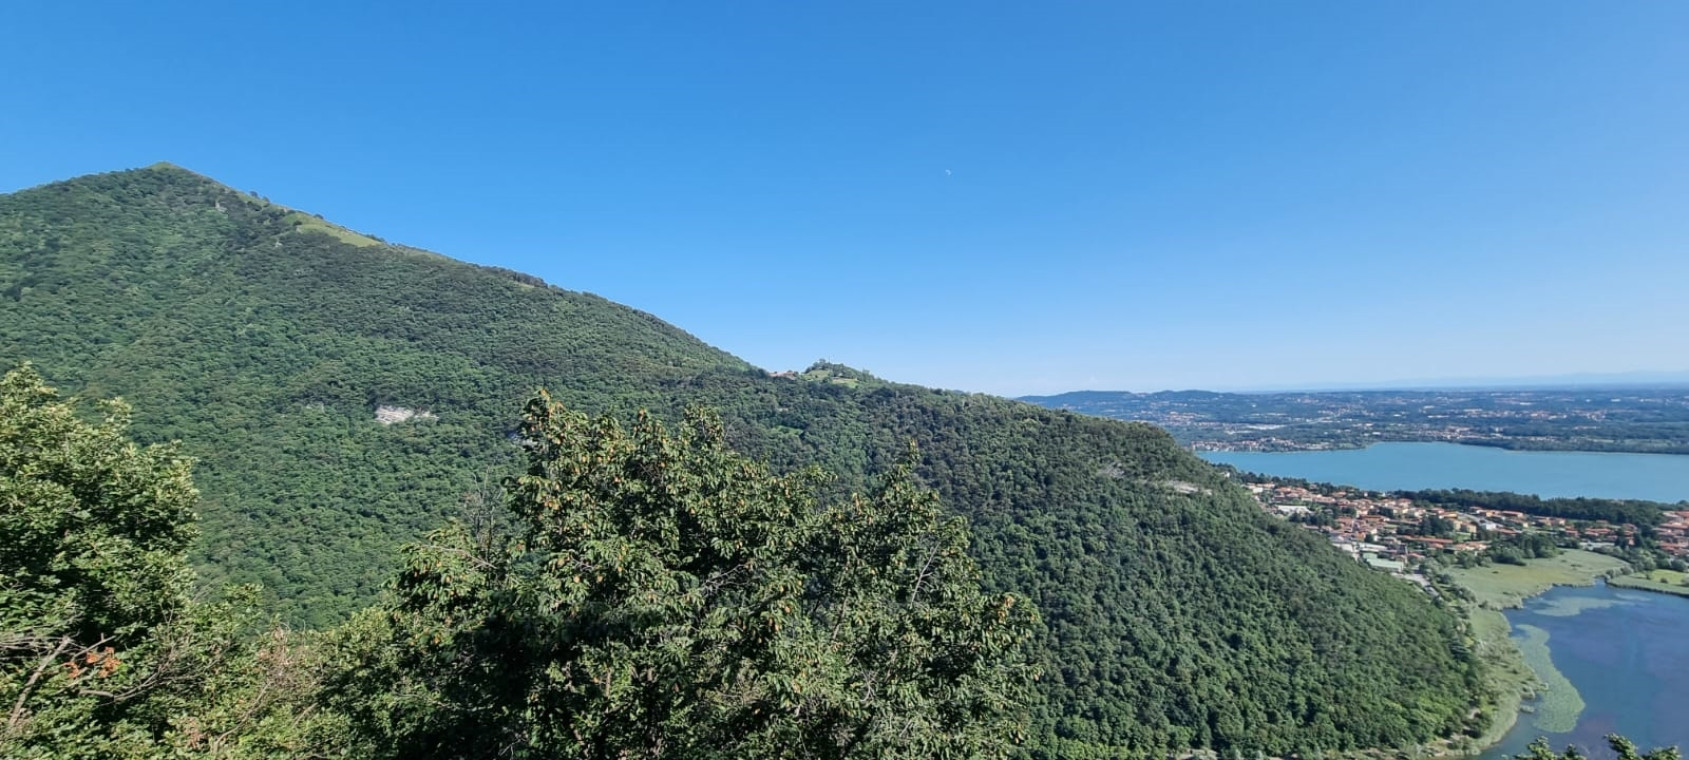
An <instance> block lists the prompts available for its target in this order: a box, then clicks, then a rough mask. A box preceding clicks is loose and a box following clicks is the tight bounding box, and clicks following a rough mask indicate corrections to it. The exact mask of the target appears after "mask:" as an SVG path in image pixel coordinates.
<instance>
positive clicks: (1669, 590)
mask: <svg viewBox="0 0 1689 760" xmlns="http://www.w3.org/2000/svg"><path fill="white" fill-rule="evenodd" d="M1685 577H1686V574H1685V573H1680V572H1678V571H1676V570H1650V571H1648V572H1646V573H1636V574H1635V575H1626V576H1623V577H1619V578H1614V579H1613V580H1612V581H1611V583H1612V584H1613V585H1615V586H1622V587H1624V588H1633V589H1637V590H1640V591H1658V592H1660V593H1662V594H1676V595H1678V596H1689V586H1685V585H1683V582H1684V578H1685Z"/></svg>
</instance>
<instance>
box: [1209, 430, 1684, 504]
mask: <svg viewBox="0 0 1689 760" xmlns="http://www.w3.org/2000/svg"><path fill="white" fill-rule="evenodd" d="M1202 457H1203V458H1205V459H1207V460H1208V461H1210V462H1219V463H1223V464H1229V465H1232V466H1233V467H1236V468H1238V469H1240V470H1246V471H1249V472H1258V473H1262V474H1266V475H1279V476H1284V477H1293V478H1302V479H1304V480H1313V481H1318V482H1321V483H1337V484H1342V485H1351V486H1359V487H1361V488H1367V489H1371V490H1376V491H1393V490H1417V489H1424V488H1470V489H1473V490H1477V491H1514V492H1518V493H1531V494H1536V495H1538V496H1544V497H1557V496H1590V497H1602V498H1609V499H1649V500H1653V501H1665V502H1677V501H1681V500H1684V499H1689V456H1683V455H1672V454H1607V453H1593V452H1587V451H1508V450H1506V449H1497V448H1491V447H1487V446H1462V445H1459V444H1454V443H1378V444H1373V445H1372V446H1369V447H1367V448H1364V449H1351V450H1342V451H1290V452H1279V453H1263V452H1256V451H1209V452H1203V453H1202Z"/></svg>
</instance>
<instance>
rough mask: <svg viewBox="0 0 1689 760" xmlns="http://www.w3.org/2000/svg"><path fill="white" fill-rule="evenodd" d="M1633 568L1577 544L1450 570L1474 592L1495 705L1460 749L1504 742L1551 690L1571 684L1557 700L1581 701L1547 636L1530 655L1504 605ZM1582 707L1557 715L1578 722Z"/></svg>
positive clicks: (1476, 636)
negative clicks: (1516, 561) (1550, 653)
mask: <svg viewBox="0 0 1689 760" xmlns="http://www.w3.org/2000/svg"><path fill="white" fill-rule="evenodd" d="M1629 570H1630V565H1629V564H1627V563H1625V562H1624V561H1623V560H1620V559H1618V558H1616V557H1609V556H1607V555H1604V554H1596V553H1594V552H1588V551H1583V550H1578V549H1568V550H1566V551H1564V552H1562V553H1561V554H1559V555H1557V556H1555V557H1549V558H1543V559H1531V560H1526V561H1525V564H1523V565H1504V564H1493V565H1487V566H1479V567H1470V568H1453V569H1450V570H1449V573H1450V575H1452V576H1454V580H1455V583H1457V584H1459V585H1460V586H1461V587H1463V588H1465V589H1466V590H1468V591H1470V592H1472V596H1473V602H1472V603H1470V604H1469V605H1467V607H1466V614H1467V620H1468V625H1469V626H1470V630H1471V632H1472V637H1473V640H1474V647H1475V650H1476V652H1477V653H1478V655H1479V657H1481V658H1482V659H1483V660H1484V663H1485V665H1487V666H1488V667H1487V668H1486V673H1487V676H1486V683H1485V686H1486V688H1487V689H1488V690H1489V692H1490V693H1491V694H1492V695H1494V699H1495V700H1496V701H1495V703H1494V705H1493V706H1492V707H1491V709H1493V710H1494V714H1493V719H1492V720H1491V722H1490V726H1489V728H1488V729H1487V730H1486V731H1485V732H1484V733H1483V735H1482V736H1480V737H1478V738H1477V739H1476V740H1475V741H1474V742H1472V744H1471V745H1469V746H1470V747H1472V748H1471V749H1469V750H1467V751H1465V752H1461V753H1458V754H1461V755H1464V756H1468V757H1472V756H1477V755H1479V754H1482V753H1483V752H1485V751H1487V750H1489V749H1490V748H1492V747H1494V746H1496V745H1497V744H1500V743H1501V741H1502V740H1503V739H1506V738H1507V735H1508V734H1509V733H1510V732H1512V730H1513V728H1514V726H1516V725H1517V724H1518V722H1519V718H1520V717H1521V716H1522V715H1524V714H1525V713H1526V712H1532V713H1534V712H1535V710H1534V709H1533V708H1532V707H1531V705H1530V703H1535V702H1540V701H1544V700H1546V699H1547V697H1546V695H1547V694H1548V693H1549V692H1550V691H1552V690H1558V691H1565V690H1568V689H1569V690H1571V693H1570V694H1565V695H1559V696H1557V697H1556V699H1555V704H1556V705H1561V706H1570V705H1574V704H1575V705H1581V704H1582V697H1581V696H1579V695H1578V694H1577V693H1576V687H1574V686H1573V685H1572V683H1571V681H1570V680H1568V679H1567V678H1566V677H1565V675H1564V674H1562V673H1560V672H1559V670H1558V669H1557V668H1555V667H1554V662H1553V660H1552V659H1550V658H1549V657H1547V656H1546V654H1547V642H1546V639H1544V638H1538V639H1530V642H1529V643H1530V644H1531V645H1533V646H1534V647H1536V648H1538V649H1540V650H1541V651H1539V652H1537V653H1536V654H1537V655H1538V656H1536V657H1527V655H1526V652H1525V649H1524V648H1523V647H1521V646H1520V642H1519V641H1518V640H1517V639H1515V638H1514V636H1513V633H1514V631H1513V626H1512V624H1510V623H1509V622H1508V620H1507V616H1506V615H1505V614H1504V612H1503V611H1504V610H1508V609H1518V608H1521V607H1524V606H1525V602H1526V601H1527V600H1529V599H1531V598H1533V597H1536V596H1538V595H1541V594H1543V593H1546V592H1548V591H1549V590H1550V589H1553V588H1555V587H1557V586H1574V587H1580V586H1581V587H1587V586H1594V585H1596V583H1597V582H1598V581H1601V580H1607V581H1609V582H1611V581H1612V580H1613V579H1615V578H1623V577H1627V576H1626V575H1625V574H1626V573H1628V572H1629ZM1528 634H1529V632H1527V635H1528ZM1578 712H1581V707H1580V708H1577V709H1575V710H1572V711H1571V712H1570V714H1569V716H1570V717H1567V715H1565V714H1563V713H1566V710H1558V711H1557V720H1572V721H1574V723H1575V720H1576V716H1577V714H1578Z"/></svg>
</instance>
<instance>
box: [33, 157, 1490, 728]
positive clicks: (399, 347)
mask: <svg viewBox="0 0 1689 760" xmlns="http://www.w3.org/2000/svg"><path fill="white" fill-rule="evenodd" d="M581 255H590V252H583V253H582V254H581ZM25 359H27V360H32V361H34V362H35V363H36V364H37V366H38V367H39V369H40V370H41V371H42V372H43V373H44V374H45V375H46V376H47V377H48V378H49V379H50V380H51V381H53V382H54V383H55V384H57V385H59V386H60V387H64V388H67V389H76V390H78V391H80V392H82V393H86V394H91V395H98V396H106V395H121V396H123V397H125V398H126V399H127V400H128V401H130V402H131V403H132V404H133V405H134V407H135V409H136V417H135V424H134V431H135V433H136V434H137V435H138V436H141V437H143V438H144V439H146V440H153V441H161V440H168V439H179V440H181V441H182V444H183V448H184V450H185V451H186V452H187V453H189V454H192V455H193V456H195V457H197V458H198V460H199V465H198V467H197V469H196V475H195V477H196V480H197V481H198V483H199V485H200V488H201V490H202V491H203V492H204V494H205V500H204V503H203V504H202V507H201V510H202V512H203V514H204V526H203V533H204V537H203V539H202V540H201V541H200V543H199V546H198V548H197V551H196V562H197V564H198V565H199V566H200V567H201V569H202V577H203V578H205V579H206V580H207V581H208V582H210V583H222V582H227V581H242V582H244V581H257V582H261V583H262V584H264V586H265V587H266V589H267V593H269V594H271V595H273V600H274V603H275V605H276V609H278V610H281V611H282V612H283V613H284V614H285V615H286V616H287V617H288V618H289V619H291V620H293V621H295V622H297V623H306V624H326V623H330V622H333V621H337V620H340V619H343V618H344V617H345V616H346V615H347V614H349V613H351V612H352V611H354V610H356V609H357V608H359V607H361V606H363V605H365V604H367V603H369V602H370V601H371V600H372V599H373V598H374V597H375V596H376V594H377V592H378V589H379V588H380V586H381V584H382V583H383V581H384V579H386V578H388V577H390V575H391V573H392V571H393V570H394V569H395V568H396V567H397V566H398V558H397V554H396V551H397V548H398V546H399V545H400V544H402V543H403V542H405V541H408V540H413V539H415V538H417V537H418V536H420V535H422V534H423V533H424V532H425V531H427V530H429V529H431V528H434V527H436V526H438V525H439V524H441V523H442V522H443V521H444V520H445V519H446V518H448V517H451V516H454V515H461V514H466V513H467V514H474V513H478V512H481V511H484V510H485V509H486V506H485V504H486V501H487V500H489V499H495V498H498V496H497V493H498V489H496V488H494V487H491V484H492V483H493V482H495V481H496V480H497V479H498V478H500V477H502V476H504V475H508V474H511V473H512V472H514V467H515V462H516V460H517V458H518V454H519V453H520V452H519V450H518V449H517V448H516V447H515V446H514V445H512V443H511V441H510V435H511V433H512V432H513V431H514V430H515V426H516V420H517V418H518V415H519V412H520V409H521V405H522V403H523V402H524V400H525V399H527V398H528V397H529V396H530V395H531V394H532V392H533V390H534V389H535V388H537V387H541V386H544V387H547V388H549V389H550V390H551V391H552V393H553V394H554V395H555V396H556V397H557V398H558V399H560V400H561V401H563V402H565V403H567V404H568V405H569V406H571V407H574V408H577V409H581V410H584V411H588V412H612V413H616V414H623V415H631V413H632V411H633V410H635V409H637V408H650V409H652V410H654V411H656V412H657V413H658V414H659V415H662V416H664V417H667V418H669V419H678V418H679V417H680V410H681V408H682V407H685V406H687V405H692V404H699V405H704V406H708V407H712V408H715V409H717V410H719V412H720V414H721V415H722V417H723V419H724V422H725V425H726V433H727V441H728V442H729V443H730V444H731V445H732V446H734V447H735V448H737V449H739V450H741V451H743V452H746V453H748V454H751V455H752V456H754V457H759V458H762V459H765V460H767V461H768V462H770V463H771V464H772V465H773V466H774V468H775V469H776V470H779V471H790V470H792V469H795V468H797V467H800V466H803V465H809V464H819V465H823V466H825V467H826V468H828V469H829V470H831V471H833V472H836V473H838V474H839V475H840V477H839V479H838V481H837V482H836V483H835V484H834V485H833V486H832V488H834V489H836V490H837V491H838V492H840V493H843V492H845V491H850V490H862V489H863V488H864V487H865V486H866V485H867V484H868V483H869V481H870V479H871V478H872V477H873V476H875V475H877V474H881V473H884V472H886V471H888V470H889V469H890V468H891V467H892V466H893V464H894V463H895V462H896V461H897V460H898V458H899V456H900V455H901V454H902V453H903V452H904V451H905V450H906V447H907V444H908V442H909V441H910V440H914V441H915V442H916V443H917V445H918V447H919V450H920V452H921V456H922V459H921V462H920V467H919V468H918V475H919V477H921V478H922V479H924V481H925V482H926V483H928V484H930V485H931V486H932V487H934V488H935V489H937V490H938V492H939V493H940V494H941V496H942V498H943V500H944V503H945V504H946V505H948V507H949V508H952V509H954V510H956V511H958V512H959V513H961V514H963V515H965V516H966V517H968V518H969V520H970V521H971V523H972V526H973V535H974V542H973V553H974V555H975V556H976V558H977V559H978V560H979V562H980V565H981V569H982V570H983V571H984V572H985V574H986V578H987V583H988V584H989V585H991V586H992V587H993V588H994V589H996V590H1013V591H1017V592H1020V593H1024V594H1026V595H1027V596H1028V597H1030V598H1031V600H1032V601H1033V602H1034V603H1035V604H1036V605H1037V606H1038V608H1039V609H1040V612H1041V616H1042V619H1043V626H1044V629H1043V632H1042V633H1041V636H1042V659H1043V660H1044V671H1045V676H1044V679H1043V681H1042V686H1043V694H1044V696H1045V699H1044V700H1043V702H1042V704H1040V705H1038V706H1037V707H1036V708H1035V709H1036V716H1035V717H1036V719H1037V721H1036V724H1035V726H1034V735H1033V738H1032V747H1033V749H1034V751H1035V753H1040V754H1042V753H1048V754H1057V755H1063V756H1085V755H1088V754H1095V755H1097V756H1106V755H1118V754H1119V753H1120V752H1121V751H1153V750H1162V749H1169V748H1178V747H1186V746H1209V747H1216V748H1220V749H1226V750H1230V749H1234V748H1235V749H1239V750H1243V751H1250V750H1255V749H1260V750H1264V751H1267V752H1287V751H1294V750H1310V749H1316V748H1318V749H1326V750H1332V749H1342V748H1350V747H1357V746H1378V745H1401V744H1411V743H1416V742H1420V741H1424V740H1426V739H1429V738H1431V737H1433V736H1436V735H1442V734H1448V733H1450V732H1455V731H1459V730H1462V729H1464V728H1465V727H1466V721H1468V720H1469V718H1468V710H1469V709H1470V707H1471V704H1470V702H1471V700H1472V698H1473V693H1472V692H1473V689H1474V688H1475V684H1476V683H1477V679H1476V677H1475V674H1474V673H1473V668H1474V667H1476V666H1475V665H1474V664H1473V662H1472V660H1471V659H1470V657H1469V655H1468V654H1467V649H1466V647H1465V641H1464V637H1463V634H1462V633H1461V632H1460V631H1459V630H1458V623H1457V621H1456V620H1455V618H1454V617H1452V616H1451V615H1449V614H1448V613H1446V612H1444V611H1442V610H1440V609H1438V608H1436V607H1435V606H1433V605H1432V603H1431V602H1430V601H1429V600H1427V599H1426V598H1425V597H1424V595H1423V594H1421V593H1420V592H1419V591H1417V590H1415V589H1413V588H1411V587H1409V586H1408V585H1407V584H1404V583H1401V582H1400V581H1397V580H1394V579H1391V578H1388V577H1386V576H1383V575H1381V574H1377V573H1373V572H1371V571H1368V570H1366V569H1365V568H1362V567H1361V566H1359V565H1357V564H1356V563H1354V562H1353V561H1351V560H1349V559H1348V558H1346V557H1344V556H1342V555H1340V554H1339V553H1337V552H1335V551H1334V550H1332V549H1331V548H1330V547H1329V546H1326V545H1325V544H1323V543H1322V542H1320V541H1318V540H1317V539H1315V538H1312V537H1309V536H1308V535H1306V534H1304V533H1303V532H1302V531H1299V530H1295V529H1291V528H1288V527H1285V526H1281V525H1280V524H1278V523H1275V522H1273V521H1271V520H1268V519H1266V518H1265V517H1263V516H1262V515H1260V514H1259V513H1258V511H1257V510H1256V509H1255V508H1254V507H1253V506H1252V505H1251V504H1250V503H1249V502H1248V500H1247V498H1246V497H1245V495H1244V494H1243V493H1242V492H1241V491H1240V490H1239V489H1237V488H1236V487H1234V486H1232V485H1231V484H1230V483H1229V482H1227V481H1226V480H1225V478H1224V477H1223V476H1221V475H1220V474H1219V473H1218V472H1217V471H1216V470H1214V469H1213V468H1210V467H1209V466H1207V465H1205V464H1204V463H1202V462H1201V461H1200V460H1198V459H1196V458H1195V457H1193V456H1191V455H1189V454H1187V453H1185V452H1183V451H1181V450H1180V449H1179V448H1178V447H1177V446H1175V445H1174V443H1173V441H1172V439H1171V438H1169V437H1168V436H1167V435H1166V434H1165V433H1163V432H1162V431H1160V430H1157V429H1155V428H1152V427H1149V426H1145V425H1137V424H1126V423H1120V422H1114V421H1109V420H1102V419H1095V418H1088V417H1082V416H1078V415H1074V414H1070V413H1065V412H1057V411H1050V410H1045V409H1040V408H1037V407H1034V406H1031V405H1028V404H1022V403H1018V402H1013V401H1008V400H1004V399H998V398H993V397H988V396H980V395H970V394H960V393H947V392H939V391H932V390H927V389H923V388H917V387H913V386H905V385H897V384H892V383H887V382H883V381H880V380H878V379H875V378H873V377H871V376H868V375H866V374H864V373H860V372H856V371H853V370H849V369H848V368H844V367H839V366H836V365H818V366H817V367H816V368H813V370H812V371H811V372H809V373H806V374H804V375H802V376H799V377H793V378H776V377H769V376H768V375H766V373H763V372H762V371H760V370H757V369H755V368H752V367H749V366H748V365H746V364H745V363H744V362H742V361H740V360H738V359H736V358H734V357H732V356H730V355H728V354H725V353H723V352H721V351H719V350H716V349H713V348H711V347H709V346H707V345H704V344H702V343H700V342H699V341H697V340H696V339H694V338H692V337H691V336H688V335H686V334H685V333H684V332H681V331H680V330H677V329H675V328H674V327H672V326H669V325H667V324H665V323H663V322H661V321H659V320H657V319H655V318H654V317H651V316H650V315H647V314H643V313H641V312H638V311H635V310H632V309H628V308H626V307H623V306H619V305H616V304H613V303H610V302H607V301H604V300H603V299H600V298H597V297H594V296H590V295H586V294H580V293H573V292H568V291H563V290H560V289H557V288H553V287H549V286H547V285H545V284H544V283H542V282H540V281H538V280H536V279H534V278H531V277H527V276H525V275H519V274H516V273H512V272H507V271H503V270H496V269H488V268H483V267H475V266H471V265H467V264H462V263H459V262H455V261H452V260H449V259H446V258H444V257H440V256H437V255H434V254H430V253H427V252H423V251H417V250H414V249H408V248H403V247H398V246H391V245H387V244H384V243H382V242H380V241H379V240H376V239H373V238H369V237H365V236H363V235H359V234H357V233H353V232H350V231H347V230H344V229H341V228H338V227H335V226H333V225H331V224H329V223H327V222H325V221H323V220H321V219H318V218H316V217H314V216H311V215H308V214H304V213H301V212H298V211H293V210H291V209H287V208H284V207H281V206H277V205H273V204H270V203H267V202H265V201H263V200H261V199H258V198H255V197H252V196H250V195H246V194H242V193H239V192H236V191H233V190H230V189H228V188H226V187H223V186H221V185H218V184H216V183H214V182H212V181H210V180H208V179H206V178H204V177H200V176H198V175H195V174H192V173H190V172H187V171H185V170H182V169H179V168H175V167H171V166H164V165H160V166H155V167H151V168H148V169H143V170H137V171H129V172H119V173H115V174H107V175H99V176H93V177H85V178H81V179H76V180H71V181H68V182H63V183H58V184H54V185H49V186H45V187H41V188H36V189H32V190H27V191H23V192H19V193H15V194H12V195H9V196H4V197H0V361H3V362H4V363H5V364H8V365H9V364H12V363H15V362H16V361H19V360H25ZM407 413H410V414H412V415H413V416H409V417H408V418H406V417H405V415H406V414H407ZM400 418H404V419H400Z"/></svg>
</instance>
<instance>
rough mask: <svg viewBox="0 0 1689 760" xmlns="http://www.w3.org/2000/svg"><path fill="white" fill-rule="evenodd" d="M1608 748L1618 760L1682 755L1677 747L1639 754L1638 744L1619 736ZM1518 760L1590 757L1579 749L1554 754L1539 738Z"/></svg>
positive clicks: (1658, 759)
mask: <svg viewBox="0 0 1689 760" xmlns="http://www.w3.org/2000/svg"><path fill="white" fill-rule="evenodd" d="M1607 746H1609V747H1611V748H1612V750H1613V754H1614V756H1615V757H1616V758H1617V760H1678V758H1680V757H1682V753H1681V752H1679V751H1678V749H1677V748H1676V747H1659V748H1655V749H1653V750H1651V751H1649V752H1638V751H1637V750H1636V744H1635V743H1634V742H1632V741H1631V740H1629V739H1626V738H1625V737H1623V736H1619V735H1618V734H1609V735H1608V736H1607ZM1515 757H1516V760H1587V758H1588V756H1587V755H1585V754H1584V753H1583V752H1582V751H1580V750H1579V749H1578V748H1577V747H1567V748H1566V751H1565V752H1563V753H1561V754H1558V755H1556V754H1554V750H1553V749H1551V748H1550V747H1549V746H1548V740H1547V739H1542V738H1539V739H1537V740H1536V741H1534V742H1531V746H1530V749H1529V750H1528V751H1526V752H1525V753H1524V754H1521V755H1516V756H1515Z"/></svg>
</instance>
